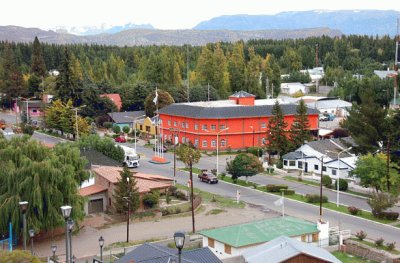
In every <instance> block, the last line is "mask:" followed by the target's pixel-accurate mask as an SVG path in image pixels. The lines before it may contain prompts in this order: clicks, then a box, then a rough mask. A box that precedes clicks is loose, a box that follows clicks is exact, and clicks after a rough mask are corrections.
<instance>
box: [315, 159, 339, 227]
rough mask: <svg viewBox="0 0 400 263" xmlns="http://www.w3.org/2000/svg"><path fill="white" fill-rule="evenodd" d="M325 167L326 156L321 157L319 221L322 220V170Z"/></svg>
mask: <svg viewBox="0 0 400 263" xmlns="http://www.w3.org/2000/svg"><path fill="white" fill-rule="evenodd" d="M323 168H324V156H322V157H321V181H320V183H319V221H320V222H322V177H323V174H322V171H323ZM338 183H339V182H338Z"/></svg>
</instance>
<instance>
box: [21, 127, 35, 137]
mask: <svg viewBox="0 0 400 263" xmlns="http://www.w3.org/2000/svg"><path fill="white" fill-rule="evenodd" d="M21 129H22V132H23V133H25V134H28V135H33V132H34V131H35V129H34V128H33V126H32V125H30V124H23V125H22V127H21Z"/></svg>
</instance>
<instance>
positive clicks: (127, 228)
mask: <svg viewBox="0 0 400 263" xmlns="http://www.w3.org/2000/svg"><path fill="white" fill-rule="evenodd" d="M126 181H127V182H128V185H129V177H128V178H126ZM130 194H131V193H130V192H129V197H128V196H124V197H122V198H123V199H124V200H125V201H126V202H127V204H128V216H127V219H126V243H128V242H129V219H130V213H131V199H130Z"/></svg>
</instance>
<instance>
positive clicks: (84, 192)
mask: <svg viewBox="0 0 400 263" xmlns="http://www.w3.org/2000/svg"><path fill="white" fill-rule="evenodd" d="M106 190H107V188H106V187H103V186H101V185H98V184H93V185H90V186H87V187H83V188H80V189H79V191H78V192H79V194H80V195H81V196H89V195H93V194H97V193H101V192H103V191H106Z"/></svg>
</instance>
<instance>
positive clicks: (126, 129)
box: [122, 126, 131, 133]
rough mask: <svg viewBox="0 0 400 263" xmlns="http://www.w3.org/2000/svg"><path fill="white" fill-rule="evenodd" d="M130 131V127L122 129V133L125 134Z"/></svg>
mask: <svg viewBox="0 0 400 263" xmlns="http://www.w3.org/2000/svg"><path fill="white" fill-rule="evenodd" d="M130 130H131V128H130V127H129V126H124V127H122V131H123V132H124V133H129V131H130Z"/></svg>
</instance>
